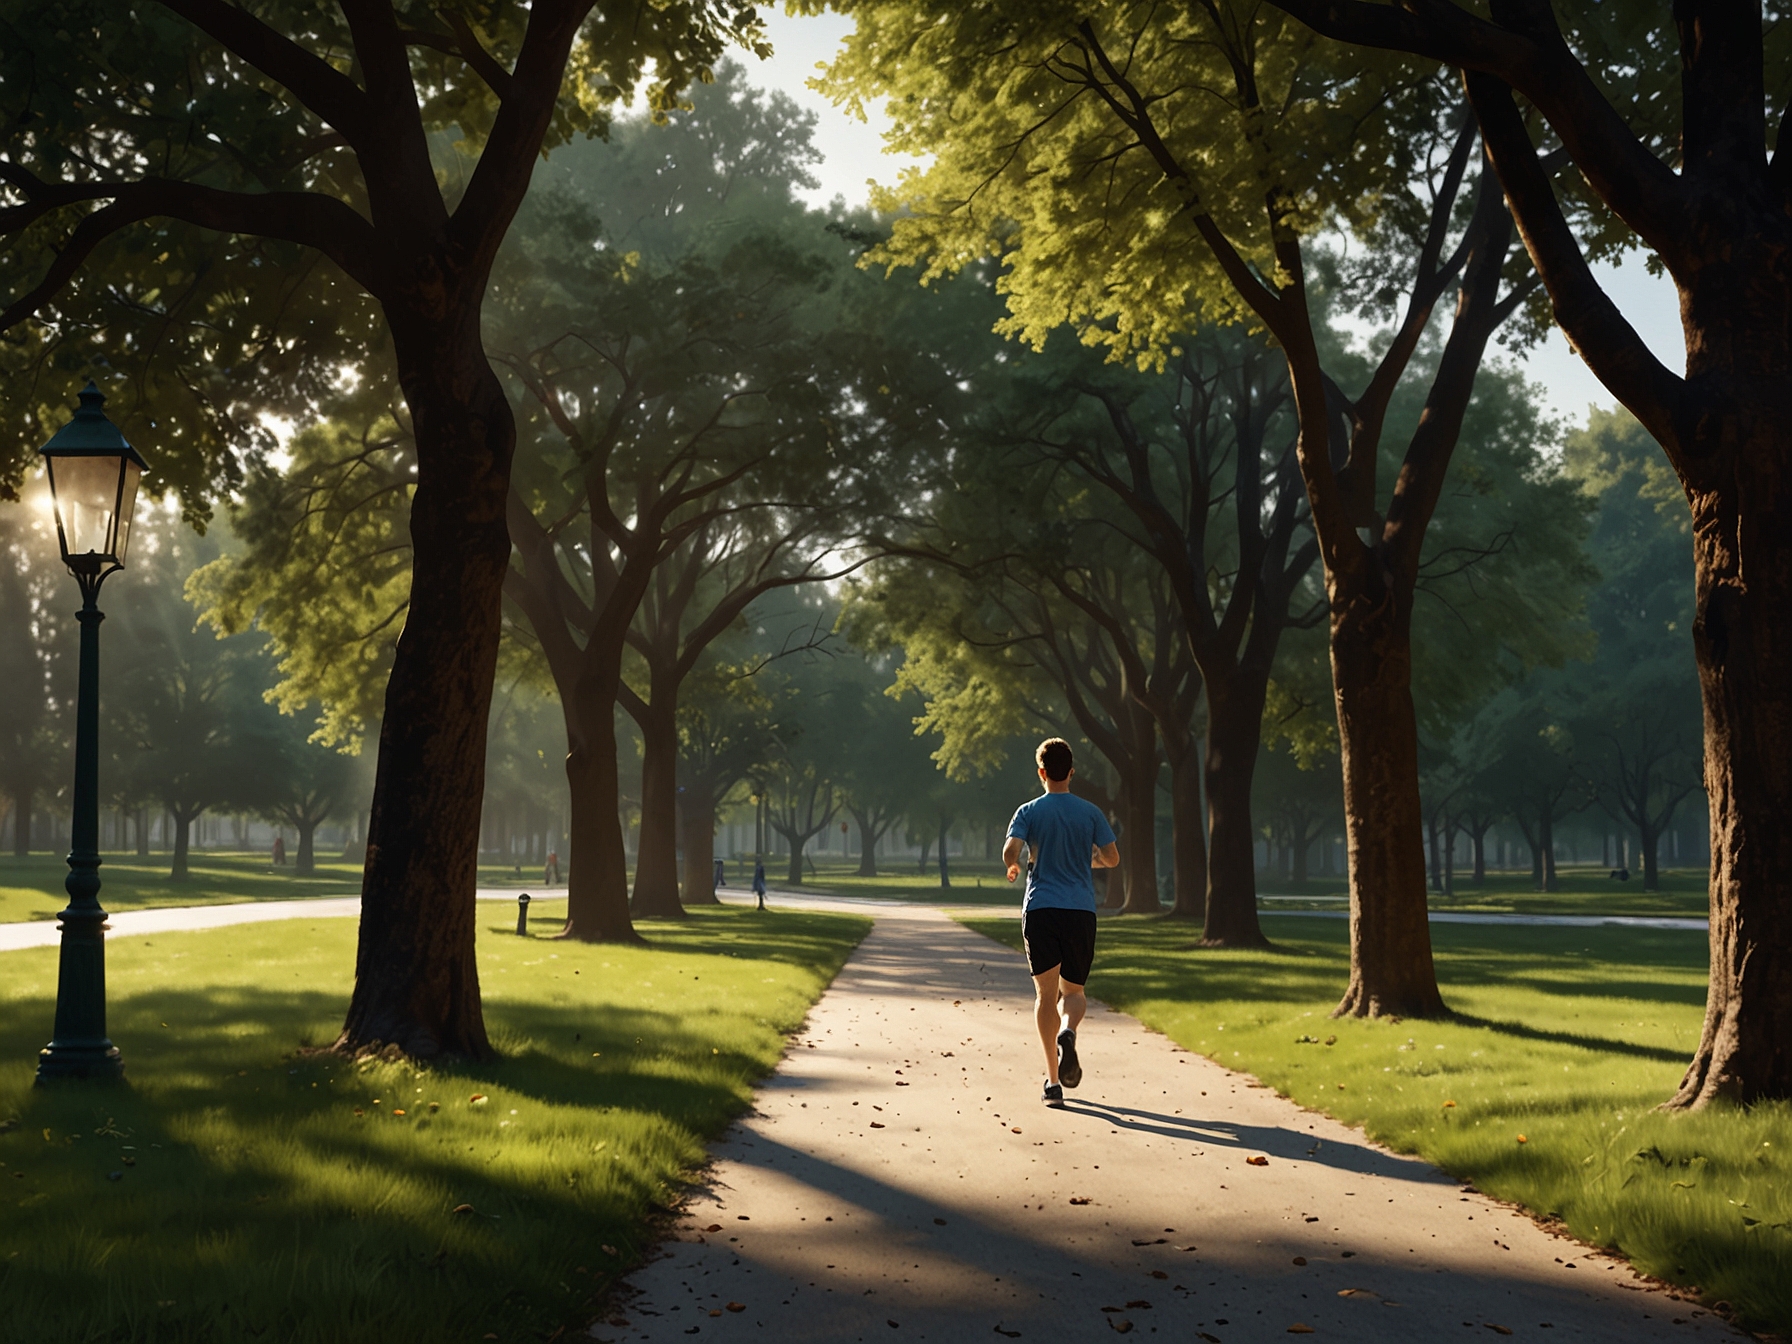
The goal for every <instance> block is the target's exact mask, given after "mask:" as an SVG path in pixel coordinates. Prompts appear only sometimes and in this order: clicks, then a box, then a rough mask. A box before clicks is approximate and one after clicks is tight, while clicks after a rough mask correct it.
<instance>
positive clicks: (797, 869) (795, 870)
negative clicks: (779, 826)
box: [784, 835, 809, 887]
mask: <svg viewBox="0 0 1792 1344" xmlns="http://www.w3.org/2000/svg"><path fill="white" fill-rule="evenodd" d="M784 838H785V839H786V840H788V841H789V842H790V868H789V870H788V871H787V872H786V873H785V874H784V880H785V881H786V882H788V883H790V885H791V886H793V887H800V886H802V884H803V850H804V849H806V848H807V847H808V844H809V841H808V838H807V837H804V838H803V839H801V840H798V839H796V838H795V837H794V836H789V835H787V836H785V837H784Z"/></svg>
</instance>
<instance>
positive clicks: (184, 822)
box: [168, 812, 193, 881]
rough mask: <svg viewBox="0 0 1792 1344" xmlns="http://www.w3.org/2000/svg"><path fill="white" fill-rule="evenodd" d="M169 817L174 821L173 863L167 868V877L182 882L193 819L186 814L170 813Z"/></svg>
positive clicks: (185, 873)
mask: <svg viewBox="0 0 1792 1344" xmlns="http://www.w3.org/2000/svg"><path fill="white" fill-rule="evenodd" d="M169 815H170V816H171V817H173V819H174V862H173V863H172V864H171V865H170V866H169V869H168V876H169V877H172V878H174V879H175V880H176V881H183V880H185V878H186V876H187V853H188V845H189V838H190V836H191V833H192V829H193V817H192V815H191V814H189V813H186V812H171V813H169Z"/></svg>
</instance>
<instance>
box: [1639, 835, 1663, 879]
mask: <svg viewBox="0 0 1792 1344" xmlns="http://www.w3.org/2000/svg"><path fill="white" fill-rule="evenodd" d="M1641 831H1642V834H1641V835H1639V836H1638V837H1637V854H1638V856H1639V857H1640V858H1641V859H1642V861H1643V890H1644V891H1660V890H1661V862H1660V849H1661V833H1660V832H1659V831H1656V830H1654V829H1653V828H1652V827H1649V826H1644V827H1642V828H1641Z"/></svg>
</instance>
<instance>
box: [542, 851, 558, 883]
mask: <svg viewBox="0 0 1792 1344" xmlns="http://www.w3.org/2000/svg"><path fill="white" fill-rule="evenodd" d="M541 880H542V882H543V883H544V884H546V885H547V886H550V887H551V886H553V885H555V884H556V883H557V882H559V881H560V851H559V850H557V849H550V850H549V851H548V861H547V864H546V865H545V866H544V867H543V868H542V871H541Z"/></svg>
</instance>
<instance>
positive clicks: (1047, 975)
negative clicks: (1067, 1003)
mask: <svg viewBox="0 0 1792 1344" xmlns="http://www.w3.org/2000/svg"><path fill="white" fill-rule="evenodd" d="M1059 984H1060V981H1059V979H1058V968H1057V967H1056V966H1054V967H1052V968H1051V970H1049V971H1041V972H1039V974H1038V975H1036V976H1034V977H1033V1020H1034V1021H1035V1022H1037V1023H1038V1024H1039V1042H1040V1044H1041V1045H1043V1046H1044V1047H1045V1077H1046V1081H1047V1082H1053V1083H1055V1082H1057V1081H1058V992H1059ZM1076 992H1077V999H1076V1001H1077V1003H1078V1004H1081V1003H1082V1002H1083V990H1082V986H1080V985H1079V986H1077V991H1076ZM1078 1016H1079V1017H1080V1016H1081V1012H1080V1009H1079V1013H1078Z"/></svg>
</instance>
